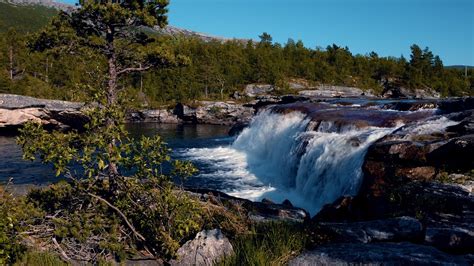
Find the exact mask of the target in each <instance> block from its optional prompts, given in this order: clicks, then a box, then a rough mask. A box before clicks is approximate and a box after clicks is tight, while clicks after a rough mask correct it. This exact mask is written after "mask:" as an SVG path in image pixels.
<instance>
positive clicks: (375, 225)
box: [320, 217, 423, 243]
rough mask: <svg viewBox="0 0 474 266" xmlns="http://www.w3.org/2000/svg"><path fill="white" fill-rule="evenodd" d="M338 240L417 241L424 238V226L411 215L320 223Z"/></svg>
mask: <svg viewBox="0 0 474 266" xmlns="http://www.w3.org/2000/svg"><path fill="white" fill-rule="evenodd" d="M320 225H321V226H322V227H323V228H325V229H326V230H328V231H329V232H330V233H331V235H334V236H336V239H337V240H338V241H343V242H360V243H370V242H380V241H416V240H420V239H423V231H422V230H423V227H422V224H421V223H420V221H418V220H417V219H415V218H411V217H397V218H391V219H383V220H373V221H363V222H353V223H327V222H326V223H320Z"/></svg>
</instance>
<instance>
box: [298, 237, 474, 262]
mask: <svg viewBox="0 0 474 266" xmlns="http://www.w3.org/2000/svg"><path fill="white" fill-rule="evenodd" d="M473 263H474V258H473V256H472V255H466V256H455V255H450V254H446V253H444V252H442V251H439V250H437V249H436V248H434V247H429V246H422V245H416V244H412V243H408V242H401V243H371V244H361V243H345V244H329V245H323V246H320V247H318V248H316V249H314V250H311V251H306V252H304V253H302V254H301V255H299V256H297V257H296V258H294V259H292V260H291V261H290V262H289V265H293V266H297V265H298V266H300V265H301V266H303V265H361V264H363V265H403V264H408V265H472V264H473Z"/></svg>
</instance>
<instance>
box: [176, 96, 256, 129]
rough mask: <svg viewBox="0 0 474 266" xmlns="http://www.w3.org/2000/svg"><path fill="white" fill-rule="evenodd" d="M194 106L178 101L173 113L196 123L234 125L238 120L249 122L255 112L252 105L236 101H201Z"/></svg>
mask: <svg viewBox="0 0 474 266" xmlns="http://www.w3.org/2000/svg"><path fill="white" fill-rule="evenodd" d="M196 105H197V106H196V107H194V108H192V107H189V106H187V105H184V104H181V103H178V104H177V105H176V107H175V108H174V111H173V114H175V115H176V116H177V118H179V119H180V120H182V121H184V122H188V123H194V124H197V123H199V124H213V125H232V124H234V123H237V122H242V123H245V122H248V121H250V119H251V118H252V116H253V114H254V109H253V108H252V107H250V106H245V105H242V104H237V103H235V102H231V101H229V102H211V101H200V102H197V103H196Z"/></svg>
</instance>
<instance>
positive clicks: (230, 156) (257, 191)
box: [186, 110, 395, 214]
mask: <svg viewBox="0 0 474 266" xmlns="http://www.w3.org/2000/svg"><path fill="white" fill-rule="evenodd" d="M315 128H316V129H315ZM393 130H395V128H379V127H364V128H357V127H355V126H354V125H351V124H348V125H343V126H341V125H339V124H337V123H333V122H331V121H322V122H319V123H317V125H315V122H313V121H311V119H310V118H308V117H307V116H306V115H305V114H303V113H300V112H296V111H294V112H289V113H286V114H280V113H275V112H272V111H270V110H264V111H262V112H260V113H259V114H258V115H256V116H255V117H254V118H253V120H252V122H251V123H250V125H249V127H247V128H246V129H244V130H243V131H242V132H241V133H240V135H239V136H238V137H237V138H236V139H235V141H234V142H233V143H232V144H231V145H230V146H227V147H222V146H221V147H217V148H196V149H189V150H187V151H186V157H187V158H189V159H191V160H193V161H197V162H200V163H203V162H204V163H206V165H208V167H213V168H215V169H216V171H214V172H213V173H208V174H203V175H202V176H201V177H206V176H205V175H211V176H212V177H211V176H207V177H208V179H209V178H212V179H213V180H214V181H215V180H216V179H219V180H221V183H222V185H221V190H223V191H224V192H227V193H229V194H230V195H233V196H237V197H242V198H247V199H251V200H261V199H262V198H268V199H271V200H273V201H274V202H281V201H283V200H284V199H289V200H290V201H291V202H292V203H293V205H295V206H298V207H301V208H304V209H306V210H307V211H309V212H310V213H311V214H315V213H317V212H318V211H319V210H320V209H321V207H322V206H324V204H328V203H332V202H334V201H335V200H336V199H338V198H339V197H341V196H344V195H355V194H356V193H357V192H358V189H359V186H360V184H361V181H362V170H361V168H362V164H363V161H364V156H365V154H366V152H367V149H368V147H369V146H370V145H371V144H372V143H373V142H375V141H376V140H378V139H379V138H381V137H383V136H385V135H386V134H389V133H390V132H392V131H393Z"/></svg>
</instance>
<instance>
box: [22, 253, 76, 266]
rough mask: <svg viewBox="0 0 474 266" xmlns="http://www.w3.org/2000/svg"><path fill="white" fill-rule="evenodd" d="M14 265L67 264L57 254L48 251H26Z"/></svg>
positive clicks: (57, 265)
mask: <svg viewBox="0 0 474 266" xmlns="http://www.w3.org/2000/svg"><path fill="white" fill-rule="evenodd" d="M14 265H15V266H67V265H69V264H67V263H65V262H64V261H62V260H61V259H60V258H59V257H58V256H56V255H55V254H52V253H48V252H26V253H25V254H24V255H23V256H22V257H21V260H19V261H17V262H15V264H14Z"/></svg>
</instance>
